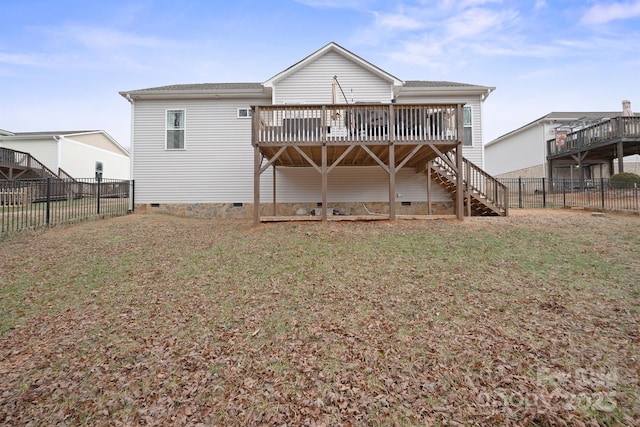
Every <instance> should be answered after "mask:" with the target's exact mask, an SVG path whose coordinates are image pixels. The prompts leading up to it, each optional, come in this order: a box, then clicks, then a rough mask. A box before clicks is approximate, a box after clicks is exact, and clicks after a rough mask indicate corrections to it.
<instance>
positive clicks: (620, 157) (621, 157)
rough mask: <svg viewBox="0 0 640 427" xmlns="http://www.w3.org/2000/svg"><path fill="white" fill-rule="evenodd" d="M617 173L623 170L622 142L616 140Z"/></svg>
mask: <svg viewBox="0 0 640 427" xmlns="http://www.w3.org/2000/svg"><path fill="white" fill-rule="evenodd" d="M617 154H618V173H622V172H624V144H623V143H622V140H620V141H618V153H617Z"/></svg>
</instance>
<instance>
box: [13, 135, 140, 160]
mask: <svg viewBox="0 0 640 427" xmlns="http://www.w3.org/2000/svg"><path fill="white" fill-rule="evenodd" d="M5 132H7V134H6V135H3V134H1V133H0V138H2V139H4V140H9V141H30V140H31V141H33V140H42V139H49V138H51V139H60V138H67V137H69V138H70V139H73V137H74V136H81V135H91V134H100V135H103V136H104V137H105V138H106V139H107V141H109V143H111V144H112V145H113V146H114V147H115V148H116V149H117V150H118V151H120V152H122V154H124V155H126V156H129V155H130V153H129V151H128V150H127V149H126V148H124V147H123V146H122V145H120V144H119V143H118V141H116V140H115V139H113V138H112V137H111V135H109V134H108V133H107V132H105V131H103V130H68V131H38V132H8V131H5ZM76 142H80V141H76ZM83 143H85V142H83ZM87 145H93V144H87Z"/></svg>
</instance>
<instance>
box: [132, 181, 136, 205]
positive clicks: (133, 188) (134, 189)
mask: <svg viewBox="0 0 640 427" xmlns="http://www.w3.org/2000/svg"><path fill="white" fill-rule="evenodd" d="M135 209H136V180H135V179H132V180H131V212H134V211H135Z"/></svg>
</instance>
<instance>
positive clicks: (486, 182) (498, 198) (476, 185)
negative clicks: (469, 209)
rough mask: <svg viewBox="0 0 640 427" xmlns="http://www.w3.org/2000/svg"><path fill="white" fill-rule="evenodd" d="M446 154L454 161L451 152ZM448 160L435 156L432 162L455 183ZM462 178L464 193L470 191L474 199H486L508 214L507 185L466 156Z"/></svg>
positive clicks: (463, 160) (453, 173) (452, 169)
mask: <svg viewBox="0 0 640 427" xmlns="http://www.w3.org/2000/svg"><path fill="white" fill-rule="evenodd" d="M446 156H447V157H448V159H449V160H450V162H451V163H453V164H454V163H455V159H454V158H453V154H452V153H447V154H446ZM450 162H446V161H445V160H444V159H442V158H440V157H437V158H435V159H434V161H433V164H434V166H436V167H437V170H438V173H440V174H441V175H443V176H444V177H445V178H446V179H447V180H448V181H450V182H451V183H452V184H455V182H456V180H455V177H456V171H455V169H454V168H452V167H451V165H450ZM462 180H463V183H464V187H465V188H464V191H465V193H469V192H470V193H471V196H475V198H476V199H479V200H486V201H487V202H489V203H490V204H491V205H492V207H493V208H495V209H497V210H498V211H504V212H505V215H506V214H508V212H509V189H508V188H507V186H506V185H504V184H502V183H500V182H499V181H498V180H497V179H495V178H494V177H492V176H491V175H489V174H488V173H486V172H485V171H483V170H482V169H481V168H480V167H478V166H477V165H475V164H474V163H473V162H471V161H470V160H468V159H466V158H463V159H462ZM467 195H468V194H467Z"/></svg>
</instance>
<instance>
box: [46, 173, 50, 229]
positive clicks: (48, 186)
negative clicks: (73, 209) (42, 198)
mask: <svg viewBox="0 0 640 427" xmlns="http://www.w3.org/2000/svg"><path fill="white" fill-rule="evenodd" d="M46 206H47V207H46V209H45V224H47V225H49V221H50V220H51V178H47V205H46Z"/></svg>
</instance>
